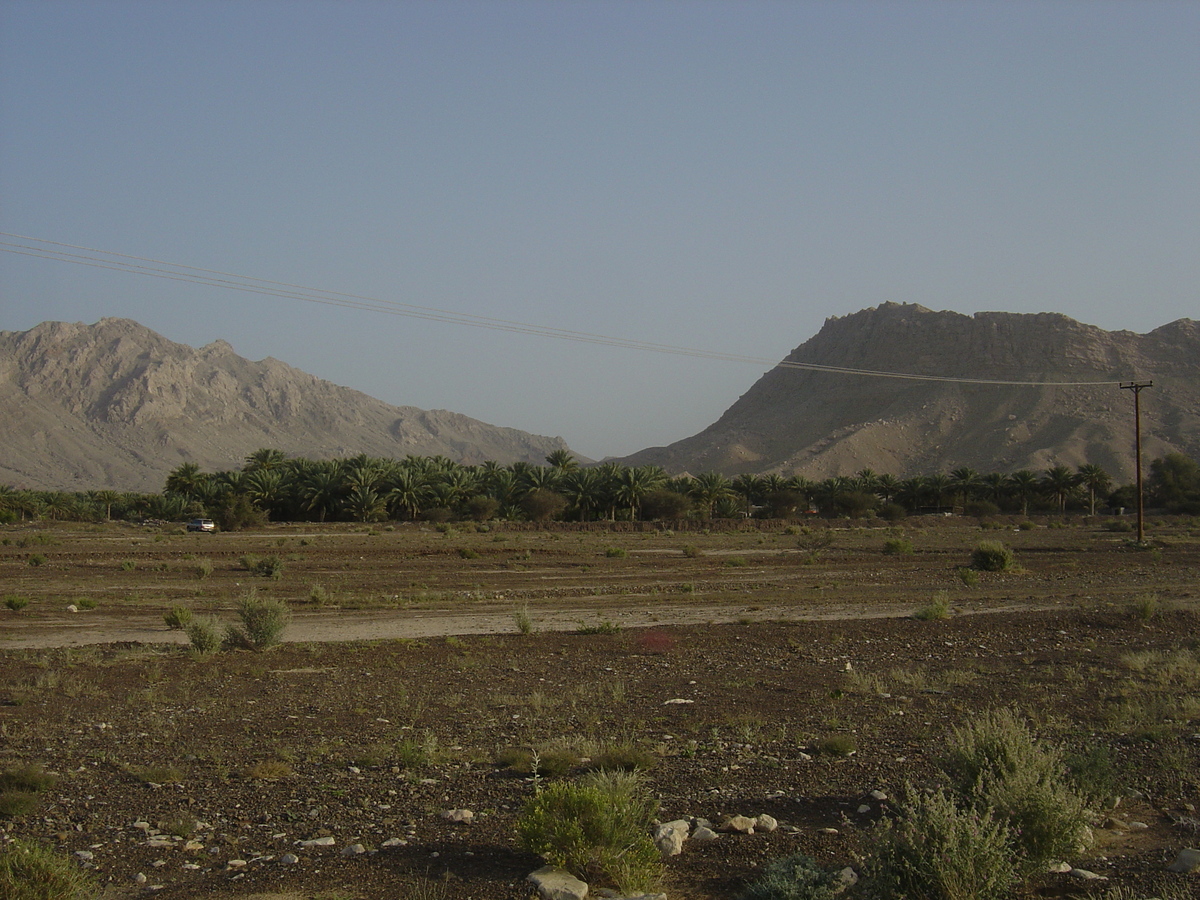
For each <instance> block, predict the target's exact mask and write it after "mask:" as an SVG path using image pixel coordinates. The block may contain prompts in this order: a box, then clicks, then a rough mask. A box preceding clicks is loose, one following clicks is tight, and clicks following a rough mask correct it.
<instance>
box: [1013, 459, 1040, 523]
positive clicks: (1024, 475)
mask: <svg viewBox="0 0 1200 900" xmlns="http://www.w3.org/2000/svg"><path fill="white" fill-rule="evenodd" d="M1008 492H1009V493H1010V494H1012V495H1013V496H1014V497H1016V498H1017V499H1018V500H1020V501H1021V515H1023V516H1027V515H1029V498H1030V497H1032V496H1034V495H1035V494H1037V492H1038V477H1037V475H1035V474H1034V473H1033V472H1030V471H1029V470H1028V469H1020V470H1018V471H1016V472H1013V473H1012V474H1010V475H1009V476H1008Z"/></svg>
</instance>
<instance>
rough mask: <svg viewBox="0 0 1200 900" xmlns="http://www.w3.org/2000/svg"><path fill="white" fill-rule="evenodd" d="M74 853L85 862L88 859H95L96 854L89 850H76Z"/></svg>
mask: <svg viewBox="0 0 1200 900" xmlns="http://www.w3.org/2000/svg"><path fill="white" fill-rule="evenodd" d="M75 855H76V856H78V857H79V858H80V859H82V860H84V861H85V862H86V861H87V860H89V859H95V858H96V855H95V854H94V853H92V851H91V850H76V851H75Z"/></svg>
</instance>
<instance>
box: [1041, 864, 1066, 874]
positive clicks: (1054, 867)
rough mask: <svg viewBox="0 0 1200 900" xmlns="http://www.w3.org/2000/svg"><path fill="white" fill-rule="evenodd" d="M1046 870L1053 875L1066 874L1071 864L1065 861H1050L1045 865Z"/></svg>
mask: <svg viewBox="0 0 1200 900" xmlns="http://www.w3.org/2000/svg"><path fill="white" fill-rule="evenodd" d="M1046 871H1047V872H1051V873H1053V874H1055V875H1066V874H1067V873H1068V872H1070V871H1071V864H1070V863H1065V862H1052V863H1050V865H1048V866H1046Z"/></svg>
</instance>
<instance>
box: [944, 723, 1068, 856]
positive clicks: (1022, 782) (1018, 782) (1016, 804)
mask: <svg viewBox="0 0 1200 900" xmlns="http://www.w3.org/2000/svg"><path fill="white" fill-rule="evenodd" d="M946 744H947V746H946V750H945V752H944V753H943V754H942V756H941V757H940V758H939V759H938V760H937V763H938V766H939V767H940V768H941V769H942V771H943V772H945V773H946V775H947V776H948V777H949V778H950V781H951V785H952V787H953V790H954V792H955V794H956V795H957V796H958V797H959V798H960V799H961V801H962V802H963V803H964V804H965V805H966V806H967V807H968V808H970V809H973V810H975V811H976V812H982V811H985V810H991V811H993V812H994V813H995V815H996V816H997V818H998V819H1000V820H1001V821H1002V822H1003V823H1005V824H1006V825H1007V827H1008V829H1009V833H1010V839H1011V841H1012V843H1013V846H1014V849H1015V850H1016V852H1017V855H1018V857H1019V858H1018V865H1019V866H1020V867H1021V868H1022V869H1024V870H1025V871H1027V872H1032V871H1035V870H1037V869H1039V868H1042V867H1044V866H1045V864H1046V863H1047V862H1049V861H1050V860H1052V859H1061V858H1063V857H1066V856H1070V855H1072V854H1074V853H1077V852H1079V850H1080V849H1082V848H1083V847H1084V846H1086V838H1087V835H1088V814H1087V810H1086V809H1085V804H1084V801H1083V798H1082V797H1081V796H1079V795H1078V794H1077V793H1076V792H1075V791H1074V790H1072V788H1071V786H1070V784H1069V783H1068V782H1067V781H1066V779H1065V778H1064V772H1065V768H1066V767H1065V764H1064V762H1063V757H1062V754H1061V752H1060V751H1058V750H1057V749H1055V748H1053V747H1047V746H1043V745H1041V744H1039V743H1038V742H1037V741H1035V740H1034V737H1033V735H1032V734H1031V733H1030V731H1029V729H1028V728H1027V727H1026V726H1025V723H1024V722H1022V721H1021V720H1020V719H1018V718H1017V717H1016V715H1014V714H1013V713H1012V712H1011V711H1009V710H1004V709H1001V710H993V711H991V712H987V713H984V714H983V715H982V716H980V717H979V718H977V719H974V720H973V721H971V722H968V723H967V724H966V725H964V726H962V727H961V728H955V729H954V730H953V731H951V733H950V735H949V737H948V739H947V742H946Z"/></svg>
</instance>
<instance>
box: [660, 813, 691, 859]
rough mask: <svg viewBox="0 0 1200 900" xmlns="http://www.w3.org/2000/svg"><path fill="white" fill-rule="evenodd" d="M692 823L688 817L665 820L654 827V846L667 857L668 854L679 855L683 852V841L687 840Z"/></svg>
mask: <svg viewBox="0 0 1200 900" xmlns="http://www.w3.org/2000/svg"><path fill="white" fill-rule="evenodd" d="M690 830H691V823H689V822H688V821H687V819H676V820H675V821H673V822H665V823H664V824H662V825H659V826H658V827H657V828H655V829H654V846H655V847H657V848H658V852H659V853H660V854H662V856H663V858H664V859H666V858H667V857H668V856H678V855H679V854H680V853H682V852H683V842H684V841H686V840H687V836H688V831H690Z"/></svg>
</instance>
